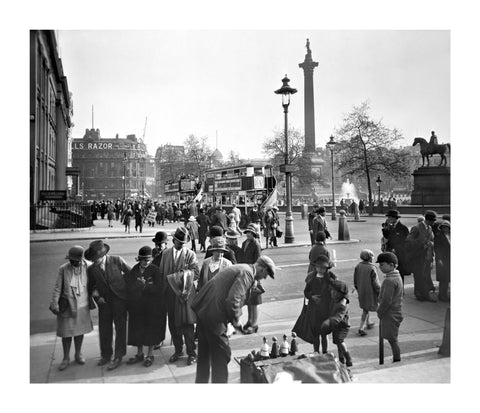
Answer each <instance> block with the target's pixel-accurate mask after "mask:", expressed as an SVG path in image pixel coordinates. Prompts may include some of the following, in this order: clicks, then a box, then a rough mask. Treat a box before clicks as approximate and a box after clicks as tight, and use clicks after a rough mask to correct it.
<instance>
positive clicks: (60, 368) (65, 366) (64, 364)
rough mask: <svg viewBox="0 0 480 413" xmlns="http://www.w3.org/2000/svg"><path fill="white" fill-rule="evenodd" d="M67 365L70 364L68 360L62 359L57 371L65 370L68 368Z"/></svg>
mask: <svg viewBox="0 0 480 413" xmlns="http://www.w3.org/2000/svg"><path fill="white" fill-rule="evenodd" d="M69 364H70V360H68V359H66V360H65V359H63V360H62V362H61V363H60V365H59V366H58V370H60V371H63V370H65V369H66V368H67V367H68V365H69Z"/></svg>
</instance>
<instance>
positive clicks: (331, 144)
mask: <svg viewBox="0 0 480 413" xmlns="http://www.w3.org/2000/svg"><path fill="white" fill-rule="evenodd" d="M336 144H337V142H335V141H334V140H333V135H331V136H330V141H328V142H327V147H328V149H330V154H331V156H332V158H331V164H332V221H335V220H336V219H337V211H336V210H335V178H334V176H333V151H334V150H335V145H336Z"/></svg>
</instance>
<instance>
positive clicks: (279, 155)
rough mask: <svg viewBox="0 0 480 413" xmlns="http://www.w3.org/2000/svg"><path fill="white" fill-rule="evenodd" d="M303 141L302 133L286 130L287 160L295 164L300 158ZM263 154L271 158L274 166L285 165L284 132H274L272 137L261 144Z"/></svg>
mask: <svg viewBox="0 0 480 413" xmlns="http://www.w3.org/2000/svg"><path fill="white" fill-rule="evenodd" d="M304 147H305V139H304V136H303V134H302V132H301V131H300V130H298V129H296V128H294V127H290V128H288V159H289V161H290V163H296V161H297V160H298V159H299V158H300V157H301V155H302V152H303V148H304ZM263 153H265V154H266V155H267V156H269V157H270V158H272V162H273V164H274V166H278V165H279V164H282V163H285V132H284V130H283V129H282V130H281V131H279V130H274V131H273V136H272V137H270V138H267V139H266V140H265V141H264V142H263Z"/></svg>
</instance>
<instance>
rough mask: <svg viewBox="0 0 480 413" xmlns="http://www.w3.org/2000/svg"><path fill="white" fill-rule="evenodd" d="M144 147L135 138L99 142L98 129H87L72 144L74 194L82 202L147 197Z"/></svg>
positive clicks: (146, 162) (116, 138)
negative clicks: (75, 179) (75, 177)
mask: <svg viewBox="0 0 480 413" xmlns="http://www.w3.org/2000/svg"><path fill="white" fill-rule="evenodd" d="M149 163H150V161H149V158H148V154H147V149H146V146H145V144H144V143H143V142H142V141H140V140H138V139H137V137H136V136H135V135H127V137H126V138H125V139H120V138H119V137H118V135H117V136H116V137H115V138H114V139H102V137H101V136H100V130H99V129H93V128H92V129H87V130H86V131H85V135H84V136H83V138H82V139H73V141H72V166H73V167H74V168H76V169H78V170H79V185H80V188H78V192H79V193H80V194H81V195H82V198H83V199H85V200H102V199H105V200H108V199H109V200H116V199H127V200H129V199H137V198H142V197H147V198H148V197H150V196H151V195H152V194H151V193H149V191H148V188H147V185H148V184H147V183H148V182H149V181H148V179H147V171H149V170H150V171H151V170H152V169H151V168H149V167H148V165H149Z"/></svg>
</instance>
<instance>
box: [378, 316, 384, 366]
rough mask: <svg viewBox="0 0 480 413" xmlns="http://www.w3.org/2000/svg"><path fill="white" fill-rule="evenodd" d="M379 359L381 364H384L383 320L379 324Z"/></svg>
mask: <svg viewBox="0 0 480 413" xmlns="http://www.w3.org/2000/svg"><path fill="white" fill-rule="evenodd" d="M378 359H379V364H383V338H382V320H380V323H379V324H378Z"/></svg>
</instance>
